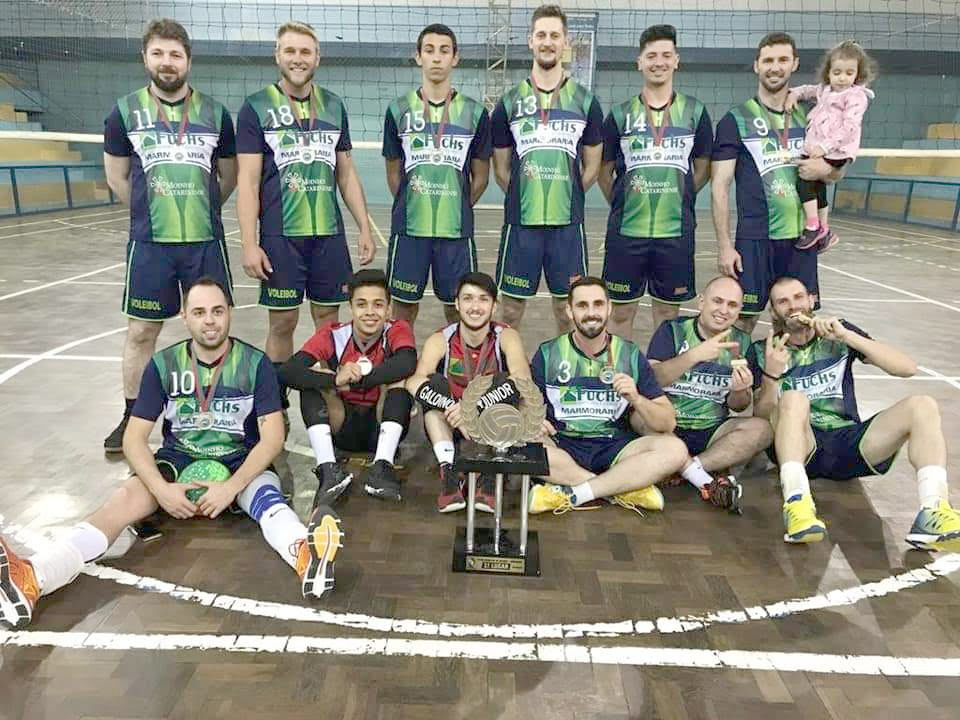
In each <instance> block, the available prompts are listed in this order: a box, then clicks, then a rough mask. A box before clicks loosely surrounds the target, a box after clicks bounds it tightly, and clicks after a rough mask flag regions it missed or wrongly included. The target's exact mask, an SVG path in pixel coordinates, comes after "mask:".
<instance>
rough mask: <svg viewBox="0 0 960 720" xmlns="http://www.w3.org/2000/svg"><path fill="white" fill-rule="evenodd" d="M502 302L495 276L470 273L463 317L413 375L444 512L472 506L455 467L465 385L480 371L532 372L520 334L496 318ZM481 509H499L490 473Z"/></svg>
mask: <svg viewBox="0 0 960 720" xmlns="http://www.w3.org/2000/svg"><path fill="white" fill-rule="evenodd" d="M496 306H497V286H496V284H495V283H494V282H493V278H491V277H490V276H489V275H487V274H486V273H481V272H473V273H469V274H467V275H464V276H463V277H462V278H461V279H460V284H459V286H458V287H457V299H456V303H455V307H456V309H457V315H458V317H459V320H457V322H455V323H451V324H450V325H447V327H445V328H444V329H443V330H440V331H439V332H435V333H433V335H431V336H430V337H429V338H427V342H426V343H425V344H424V346H423V351H422V352H421V353H420V360H419V362H418V363H417V370H416V372H415V373H414V374H413V375H412V376H411V377H410V379H409V380H407V390H409V391H410V394H411V395H413V397H414V398H415V399H416V400H417V401H418V402H419V403H420V405H421V407H422V408H423V425H424V428H425V430H426V433H427V439H428V440H429V441H430V444H431V445H432V446H433V453H434V455H435V456H436V458H437V462H438V463H439V465H440V494H439V495H438V496H437V510H439V511H440V512H454V511H456V510H462V509H463V508H464V507H465V506H466V503H465V501H464V495H463V482H462V481H461V479H460V478H459V477H458V476H457V474H456V473H454V472H453V461H454V455H455V452H456V447H455V445H454V438H455V436H457V437H462V436H463V435H464V434H465V433H464V429H463V424H462V416H461V413H460V398H461V397H462V396H463V391H464V390H465V389H466V387H467V385H468V384H469V382H470V381H471V380H473V379H474V378H475V377H479V376H480V375H494V376H498V378H497V379H500V378H502V379H503V380H505V379H506V377H505V376H507V375H509V376H512V377H518V378H527V379H529V377H530V366H529V364H528V363H527V354H526V352H525V351H524V349H523V341H522V340H521V339H520V334H519V333H518V332H517V331H516V330H514V329H513V328H510V327H507V326H506V325H503V324H502V323H498V322H495V321H494V319H493V313H494V311H495V310H496ZM511 385H512V384H511ZM477 509H479V510H482V511H483V512H491V513H492V512H493V509H494V499H493V489H492V484H491V478H489V477H486V476H482V477H481V479H480V483H479V486H478V488H477Z"/></svg>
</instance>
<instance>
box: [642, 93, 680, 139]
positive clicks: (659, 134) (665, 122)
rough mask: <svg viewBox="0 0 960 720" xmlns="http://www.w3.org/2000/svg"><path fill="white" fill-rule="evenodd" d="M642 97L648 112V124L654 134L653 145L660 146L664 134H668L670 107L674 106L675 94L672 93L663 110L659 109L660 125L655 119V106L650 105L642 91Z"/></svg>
mask: <svg viewBox="0 0 960 720" xmlns="http://www.w3.org/2000/svg"><path fill="white" fill-rule="evenodd" d="M640 99H641V100H642V101H643V108H644V110H645V111H646V113H647V125H648V126H649V127H650V132H651V133H652V134H653V145H654V147H660V145H662V144H663V136H664V135H666V133H667V128H668V127H670V108H671V107H672V106H673V95H670V101H669V102H668V103H667V106H666V107H665V108H663V110H659V111H657V112H660V113H661V115H660V125H659V126H657V124H656V123H655V122H654V121H653V113H654V108H652V107H650V104H649V103H648V102H647V99H646V98H645V97H644V96H643V93H642V92H641V93H640Z"/></svg>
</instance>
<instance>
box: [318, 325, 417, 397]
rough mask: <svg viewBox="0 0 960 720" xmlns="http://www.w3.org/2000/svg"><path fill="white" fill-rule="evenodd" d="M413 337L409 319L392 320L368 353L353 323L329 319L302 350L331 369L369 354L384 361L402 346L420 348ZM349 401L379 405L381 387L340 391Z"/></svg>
mask: <svg viewBox="0 0 960 720" xmlns="http://www.w3.org/2000/svg"><path fill="white" fill-rule="evenodd" d="M416 347H417V346H416V342H415V341H414V339H413V330H411V329H410V325H409V323H407V321H406V320H388V321H387V324H386V325H385V326H384V328H383V334H382V335H381V336H380V339H379V340H377V341H376V342H375V343H374V345H373V347H371V348H369V349H368V350H367V351H366V353H364V352H361V350H360V348H359V347H357V344H356V341H355V340H354V337H353V323H352V322H345V323H339V322H337V323H327V324H326V325H322V326H321V327H320V329H319V330H317V332H316V333H315V334H314V336H313V337H312V338H310V339H309V340H307V342H306V343H305V344H304V346H303V347H302V348H301V349H300V352H305V353H307V355H310V356H311V357H313V358H315V359H317V360H322V361H323V362H325V363H326V364H327V367H329V368H330V369H331V370H334V371H335V370H336V369H337V368H338V367H339V366H340V364H341V363H347V362H356V361H357V360H359V359H360V357H361V356H363V355H366V356H367V357H368V358H369V359H370V362H372V363H373V366H374V367H376V366H378V365H380V364H382V363H383V361H384V360H386V359H387V358H388V357H390V356H391V355H392V354H393V353H395V352H396V351H397V350H400V349H401V348H411V349H413V350H416ZM340 397H342V398H343V401H344V402H345V403H349V404H350V405H360V406H365V407H369V406H372V405H376V404H377V401H378V400H379V399H380V388H379V386H378V387H372V388H369V389H367V390H354V389H353V388H351V389H349V390H347V391H346V392H342V393H340Z"/></svg>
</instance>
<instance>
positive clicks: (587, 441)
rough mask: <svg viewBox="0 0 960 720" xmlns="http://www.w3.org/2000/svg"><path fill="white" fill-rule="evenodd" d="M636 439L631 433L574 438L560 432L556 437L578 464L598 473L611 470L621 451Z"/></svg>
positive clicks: (558, 444)
mask: <svg viewBox="0 0 960 720" xmlns="http://www.w3.org/2000/svg"><path fill="white" fill-rule="evenodd" d="M636 439H637V438H636V437H634V436H630V435H619V436H617V437H613V438H574V437H569V436H567V435H559V434H558V435H557V436H556V437H555V438H554V440H555V441H556V443H557V447H558V448H560V449H561V450H564V451H566V452H567V453H569V454H570V457H572V458H573V459H574V461H575V462H576V463H577V465H579V466H580V467H582V468H586V469H587V470H589V471H590V472H592V473H597V474H600V473H602V472H606V471H607V470H609V469H610V466H611V465H614V464H615V463H616V461H617V456H618V455H619V454H620V452H621V451H622V450H623V449H624V448H625V447H626V446H627V445H629V444H630V443H632V442H633V441H634V440H636Z"/></svg>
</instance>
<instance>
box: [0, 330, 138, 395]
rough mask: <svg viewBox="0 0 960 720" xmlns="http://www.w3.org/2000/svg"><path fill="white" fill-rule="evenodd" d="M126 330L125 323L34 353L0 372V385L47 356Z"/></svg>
mask: <svg viewBox="0 0 960 720" xmlns="http://www.w3.org/2000/svg"><path fill="white" fill-rule="evenodd" d="M126 331H127V326H126V325H124V326H123V327H120V328H115V329H114V330H107V331H106V332H102V333H97V334H96V335H90V336H89V337H85V338H80V339H79V340H73V341H71V342H68V343H65V344H63V345H60V346H58V347H55V348H53V349H52V350H47V351H46V352H44V353H41V354H40V355H34V356H33V357H31V358H30V359H28V360H24V361H23V362H22V363H18V364H16V365H14V366H13V367H12V368H10V369H9V370H6V371H5V372H3V373H0V385H3V383H5V382H6V381H7V380H9V379H10V378H12V377H14V376H16V375H19V374H20V373H21V372H23V371H24V370H26V369H27V368H28V367H30V366H31V365H36V364H37V363H38V362H40V361H41V360H46V359H47V358H51V357H53V356H54V355H58V354H60V353H62V352H65V351H66V350H70V349H72V348H75V347H77V346H78V345H83V344H84V343H88V342H93V341H94V340H99V339H100V338H105V337H109V336H110V335H116V334H117V333H121V332H126Z"/></svg>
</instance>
